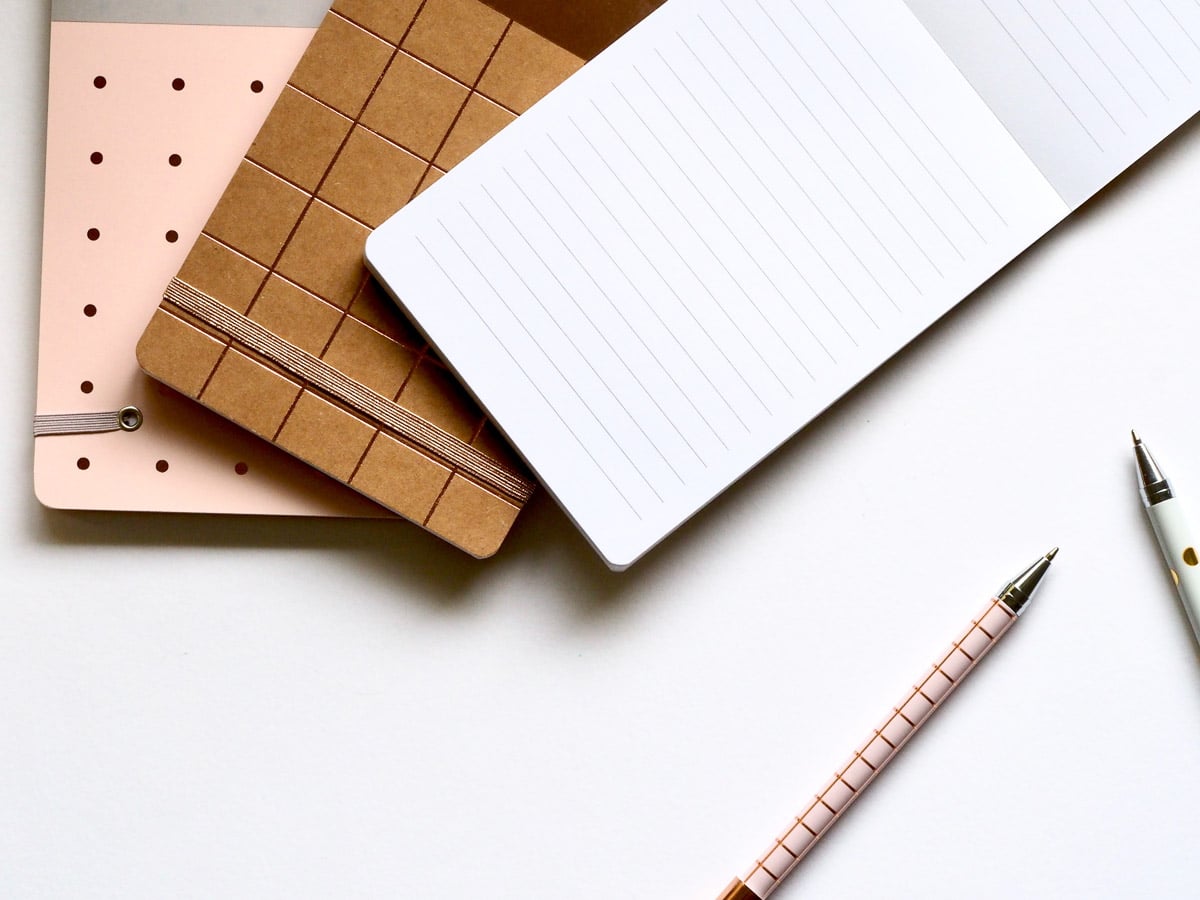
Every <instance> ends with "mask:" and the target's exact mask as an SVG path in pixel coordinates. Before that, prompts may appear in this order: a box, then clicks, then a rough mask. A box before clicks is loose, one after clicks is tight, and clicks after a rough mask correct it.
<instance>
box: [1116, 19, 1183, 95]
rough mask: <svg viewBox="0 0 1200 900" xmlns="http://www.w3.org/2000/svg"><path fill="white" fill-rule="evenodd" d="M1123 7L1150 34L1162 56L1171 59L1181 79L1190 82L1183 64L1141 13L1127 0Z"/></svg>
mask: <svg viewBox="0 0 1200 900" xmlns="http://www.w3.org/2000/svg"><path fill="white" fill-rule="evenodd" d="M1125 8H1126V9H1128V10H1129V12H1130V14H1131V15H1132V16H1133V17H1134V18H1135V19H1137V20H1138V24H1139V25H1141V26H1142V28H1144V29H1145V30H1146V34H1148V35H1150V39H1151V40H1152V41H1154V43H1155V44H1157V45H1158V49H1159V50H1161V51H1162V52H1163V56H1165V57H1166V58H1167V59H1169V60H1170V61H1171V65H1173V66H1174V67H1175V69H1176V70H1177V71H1178V72H1179V74H1180V75H1182V76H1183V80H1184V81H1186V82H1187V83H1188V84H1191V83H1192V79H1191V78H1189V77H1188V73H1187V72H1186V71H1184V68H1183V66H1181V65H1180V64H1179V60H1178V59H1177V58H1176V57H1175V54H1174V53H1172V52H1171V51H1170V50H1168V49H1167V48H1166V45H1165V44H1163V42H1162V38H1160V37H1159V36H1158V34H1157V33H1156V32H1155V31H1154V29H1153V28H1151V27H1150V26H1149V25H1147V24H1146V20H1145V19H1143V18H1142V16H1141V13H1139V12H1138V11H1137V10H1136V9H1134V8H1133V6H1131V5H1130V3H1129V0H1125ZM1185 33H1186V32H1185Z"/></svg>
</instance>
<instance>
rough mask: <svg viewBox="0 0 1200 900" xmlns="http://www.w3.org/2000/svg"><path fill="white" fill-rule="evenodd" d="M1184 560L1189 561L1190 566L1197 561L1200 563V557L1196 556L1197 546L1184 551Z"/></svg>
mask: <svg viewBox="0 0 1200 900" xmlns="http://www.w3.org/2000/svg"><path fill="white" fill-rule="evenodd" d="M1183 561H1184V562H1185V563H1187V564H1188V565H1189V566H1194V565H1196V564H1197V563H1200V557H1197V556H1196V548H1195V547H1188V548H1187V549H1186V550H1184V551H1183Z"/></svg>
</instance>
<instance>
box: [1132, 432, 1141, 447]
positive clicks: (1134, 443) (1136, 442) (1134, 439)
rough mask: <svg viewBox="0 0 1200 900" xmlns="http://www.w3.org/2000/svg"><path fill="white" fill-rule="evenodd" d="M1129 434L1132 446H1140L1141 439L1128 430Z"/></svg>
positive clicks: (1135, 433)
mask: <svg viewBox="0 0 1200 900" xmlns="http://www.w3.org/2000/svg"><path fill="white" fill-rule="evenodd" d="M1129 433H1130V434H1131V435H1133V446H1135V447H1136V446H1137V445H1138V444H1140V443H1141V442H1142V439H1141V438H1140V437H1138V436H1137V432H1136V431H1133V430H1130V432H1129Z"/></svg>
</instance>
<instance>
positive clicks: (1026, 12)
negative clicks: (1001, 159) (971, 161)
mask: <svg viewBox="0 0 1200 900" xmlns="http://www.w3.org/2000/svg"><path fill="white" fill-rule="evenodd" d="M908 5H909V6H910V7H911V8H912V9H913V11H914V12H915V13H916V15H917V17H918V18H919V19H920V20H921V21H922V22H923V23H924V24H925V26H926V27H927V28H928V29H929V30H930V32H931V33H932V34H933V35H934V37H936V38H937V39H938V41H939V42H940V43H941V45H942V47H943V49H945V51H946V53H947V54H948V55H949V56H950V58H951V59H952V60H954V62H955V64H956V65H957V66H958V67H959V68H960V69H961V70H962V72H963V74H964V75H966V77H967V78H968V79H969V80H970V81H971V84H972V85H974V87H975V89H976V90H978V91H979V93H980V95H982V96H983V98H984V99H985V100H986V101H987V102H988V105H989V106H991V108H992V110H993V111H994V112H995V113H996V115H997V117H998V118H999V119H1000V120H1001V121H1002V122H1003V123H1004V124H1005V125H1006V126H1007V127H1008V129H1009V130H1010V131H1011V132H1012V133H1013V135H1014V136H1015V137H1016V138H1017V140H1018V141H1019V142H1020V144H1021V146H1022V147H1023V148H1024V149H1025V151H1026V152H1027V153H1028V154H1029V156H1030V157H1031V158H1032V159H1033V160H1034V162H1036V163H1037V164H1038V166H1039V167H1040V168H1041V170H1042V171H1043V172H1044V173H1045V174H1046V177H1047V178H1048V179H1049V180H1050V182H1051V183H1052V184H1053V185H1054V186H1055V188H1057V189H1058V191H1059V193H1060V194H1062V196H1063V197H1064V198H1065V199H1066V200H1067V202H1068V203H1070V204H1071V206H1072V207H1075V206H1078V205H1079V204H1081V203H1082V202H1083V201H1085V200H1086V199H1087V198H1088V197H1090V196H1091V195H1092V194H1094V193H1095V192H1096V191H1098V190H1099V189H1100V188H1102V187H1103V186H1104V185H1105V184H1107V183H1108V182H1109V181H1111V180H1112V179H1113V178H1115V177H1116V176H1117V175H1119V174H1120V173H1121V172H1122V171H1124V170H1125V169H1126V168H1127V167H1128V166H1129V165H1130V164H1131V163H1133V162H1134V161H1135V160H1136V159H1137V158H1138V157H1140V156H1141V155H1142V154H1144V153H1146V152H1147V151H1148V150H1150V149H1151V148H1152V147H1153V146H1154V145H1155V144H1157V143H1158V142H1159V141H1161V140H1162V139H1163V138H1164V137H1166V136H1167V135H1168V134H1170V133H1171V132H1172V131H1174V130H1175V129H1176V128H1178V127H1179V126H1180V125H1181V124H1182V123H1183V122H1185V121H1186V120H1187V119H1188V118H1190V117H1191V116H1192V115H1194V114H1195V112H1196V110H1197V108H1200V4H1198V3H1196V0H1151V2H1143V0H955V2H954V3H946V2H945V0H908Z"/></svg>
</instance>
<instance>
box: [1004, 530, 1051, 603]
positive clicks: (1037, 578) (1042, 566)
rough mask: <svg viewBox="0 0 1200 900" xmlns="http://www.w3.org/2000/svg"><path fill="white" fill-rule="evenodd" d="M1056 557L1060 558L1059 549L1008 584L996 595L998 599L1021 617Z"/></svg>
mask: <svg viewBox="0 0 1200 900" xmlns="http://www.w3.org/2000/svg"><path fill="white" fill-rule="evenodd" d="M1056 556H1058V548H1057V547H1055V548H1054V549H1053V550H1051V551H1050V552H1049V553H1047V554H1046V555H1045V556H1043V557H1042V558H1041V559H1039V560H1038V561H1037V562H1035V563H1034V564H1033V565H1032V566H1030V567H1029V568H1028V569H1026V570H1025V571H1024V572H1022V573H1021V574H1020V575H1018V576H1017V577H1016V578H1014V579H1013V580H1012V581H1010V582H1009V583H1008V584H1006V585H1005V586H1004V589H1003V590H1002V591H1000V593H999V594H997V595H996V597H997V599H998V600H999V601H1000V602H1001V603H1003V604H1004V605H1005V606H1007V607H1008V608H1009V609H1011V610H1012V611H1013V612H1014V613H1016V614H1017V615H1018V616H1019V615H1020V614H1021V612H1022V611H1023V610H1024V609H1025V605H1026V604H1027V603H1028V602H1029V601H1030V599H1032V597H1033V592H1034V591H1035V590H1037V586H1038V585H1039V584H1040V583H1041V581H1042V576H1043V575H1045V574H1046V572H1047V571H1048V570H1049V569H1050V562H1051V560H1053V559H1054V557H1056Z"/></svg>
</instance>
